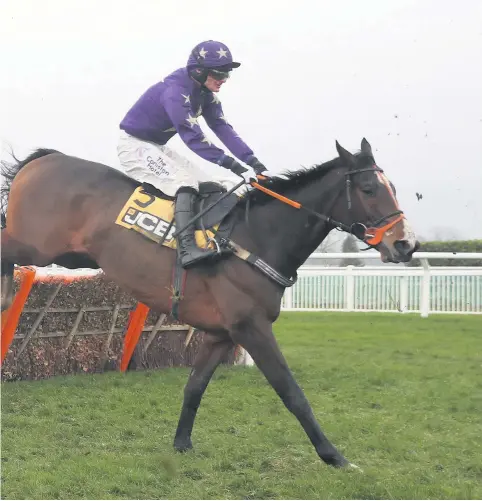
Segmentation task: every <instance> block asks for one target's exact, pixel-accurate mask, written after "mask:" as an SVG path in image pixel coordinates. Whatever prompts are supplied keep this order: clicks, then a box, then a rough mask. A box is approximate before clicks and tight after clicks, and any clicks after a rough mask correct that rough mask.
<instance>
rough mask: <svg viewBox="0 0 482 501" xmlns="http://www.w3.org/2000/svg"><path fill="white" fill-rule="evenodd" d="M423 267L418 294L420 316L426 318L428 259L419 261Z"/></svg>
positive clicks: (428, 290)
mask: <svg viewBox="0 0 482 501" xmlns="http://www.w3.org/2000/svg"><path fill="white" fill-rule="evenodd" d="M420 262H421V263H422V266H423V277H422V284H421V287H422V291H421V294H420V315H421V316H422V317H423V318H427V317H428V314H429V311H430V266H429V264H428V259H427V258H423V259H420Z"/></svg>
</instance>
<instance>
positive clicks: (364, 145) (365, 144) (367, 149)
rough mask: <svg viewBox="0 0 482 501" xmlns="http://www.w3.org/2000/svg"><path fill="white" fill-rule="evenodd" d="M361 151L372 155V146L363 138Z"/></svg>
mask: <svg viewBox="0 0 482 501" xmlns="http://www.w3.org/2000/svg"><path fill="white" fill-rule="evenodd" d="M361 151H362V153H365V155H370V156H371V157H372V156H373V154H372V147H371V146H370V143H369V142H368V141H367V140H366V139H365V138H363V139H362V142H361Z"/></svg>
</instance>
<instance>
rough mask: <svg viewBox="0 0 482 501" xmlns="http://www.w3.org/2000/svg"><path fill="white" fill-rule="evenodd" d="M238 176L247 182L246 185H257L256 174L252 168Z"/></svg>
mask: <svg viewBox="0 0 482 501" xmlns="http://www.w3.org/2000/svg"><path fill="white" fill-rule="evenodd" d="M238 175H239V176H241V177H242V178H243V179H244V180H245V181H246V184H251V183H256V182H257V181H258V178H257V176H256V172H254V170H253V169H252V168H251V167H248V168H247V169H246V170H245V171H244V172H241V174H238Z"/></svg>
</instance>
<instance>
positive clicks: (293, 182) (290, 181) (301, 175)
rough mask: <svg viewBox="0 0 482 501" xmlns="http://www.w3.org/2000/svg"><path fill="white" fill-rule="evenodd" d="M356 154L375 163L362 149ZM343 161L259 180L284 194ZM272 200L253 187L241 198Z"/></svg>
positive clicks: (316, 178) (254, 202) (250, 201)
mask: <svg viewBox="0 0 482 501" xmlns="http://www.w3.org/2000/svg"><path fill="white" fill-rule="evenodd" d="M354 156H355V157H356V158H358V159H359V161H361V162H362V163H363V165H364V164H365V163H367V162H368V163H373V157H372V156H371V155H367V154H365V153H363V152H361V151H357V152H356V153H354ZM342 162H343V161H342V159H341V158H340V157H336V158H333V159H332V160H329V161H328V162H324V163H322V164H315V165H313V166H311V167H302V168H301V169H299V170H296V171H287V172H283V173H282V175H283V176H285V178H281V177H273V178H270V179H266V180H265V181H259V184H261V185H262V186H265V187H266V188H269V189H270V190H272V191H275V192H277V193H279V194H281V195H282V194H283V193H286V192H287V191H288V190H290V189H293V188H295V187H301V186H304V185H306V184H310V183H312V182H313V181H317V180H319V179H320V178H322V177H323V176H324V175H325V174H327V173H328V172H330V171H331V170H333V169H335V168H337V167H342V166H343V163H342ZM271 200H274V199H273V197H272V196H270V195H267V194H266V193H263V192H262V191H260V190H257V189H252V190H250V191H249V192H247V193H246V194H245V195H244V196H243V197H242V198H241V200H240V204H244V203H246V202H248V201H249V203H253V204H257V205H260V204H263V203H266V202H269V201H271Z"/></svg>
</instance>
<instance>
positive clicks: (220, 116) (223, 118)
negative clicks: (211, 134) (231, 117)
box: [219, 115, 228, 123]
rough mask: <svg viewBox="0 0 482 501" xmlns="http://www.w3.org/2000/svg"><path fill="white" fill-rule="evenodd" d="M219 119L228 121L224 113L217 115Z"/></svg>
mask: <svg viewBox="0 0 482 501" xmlns="http://www.w3.org/2000/svg"><path fill="white" fill-rule="evenodd" d="M219 118H220V119H221V120H224V122H225V123H228V119H227V118H226V117H225V116H224V115H219Z"/></svg>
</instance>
